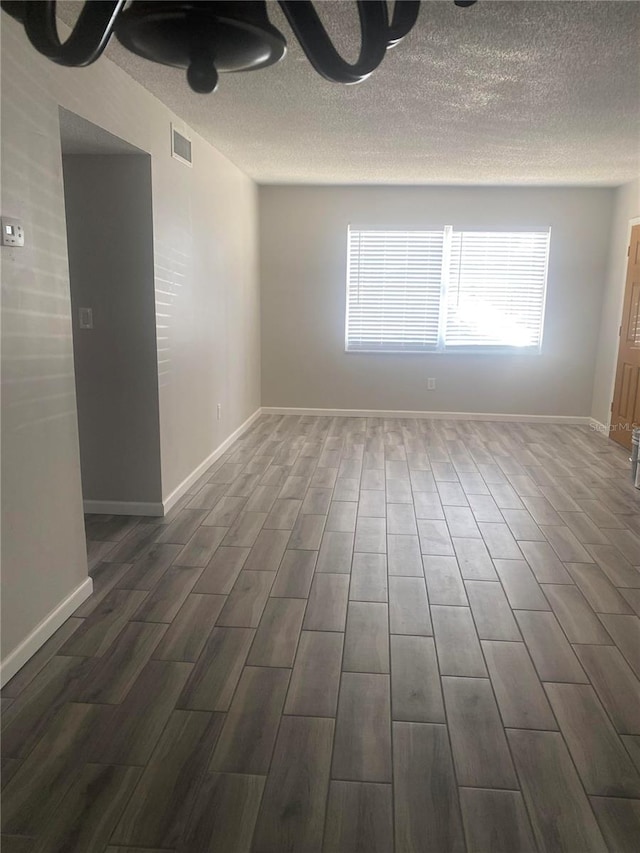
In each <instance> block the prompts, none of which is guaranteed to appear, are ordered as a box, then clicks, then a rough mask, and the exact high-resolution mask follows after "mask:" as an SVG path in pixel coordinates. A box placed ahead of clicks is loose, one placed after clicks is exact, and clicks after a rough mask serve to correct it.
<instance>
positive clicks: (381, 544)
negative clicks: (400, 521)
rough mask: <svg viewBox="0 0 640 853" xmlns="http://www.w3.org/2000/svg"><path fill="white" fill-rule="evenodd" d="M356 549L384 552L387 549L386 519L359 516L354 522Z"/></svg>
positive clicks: (367, 551)
mask: <svg viewBox="0 0 640 853" xmlns="http://www.w3.org/2000/svg"><path fill="white" fill-rule="evenodd" d="M354 549H355V550H356V551H362V552H364V553H370V554H385V553H386V550H387V529H386V519H384V518H368V517H367V516H359V517H358V520H357V522H356V538H355V543H354Z"/></svg>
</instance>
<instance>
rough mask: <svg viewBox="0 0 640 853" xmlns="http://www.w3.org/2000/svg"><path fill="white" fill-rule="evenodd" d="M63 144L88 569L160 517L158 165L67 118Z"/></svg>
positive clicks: (73, 117)
mask: <svg viewBox="0 0 640 853" xmlns="http://www.w3.org/2000/svg"><path fill="white" fill-rule="evenodd" d="M60 142H61V149H62V165H63V178H64V198H65V213H66V223H67V247H68V257H69V280H70V285H71V310H72V329H73V355H74V368H75V385H76V401H77V413H78V434H79V443H80V468H81V474H82V495H83V502H84V511H85V520H86V522H87V525H86V526H87V529H88V530H89V531H90V530H91V529H93V531H94V533H93V535H92V533H91V532H89V537H88V538H89V539H90V545H89V547H88V556H89V564H90V565H89V567H90V570H91V568H92V565H95V563H96V561H99V560H102V559H103V558H104V557H107V556H108V553H109V552H110V551H111V550H113V549H114V548H115V547H116V546H117V542H118V541H120V540H121V539H122V538H123V536H124V535H126V534H127V533H128V532H129V530H130V529H131V526H132V525H134V526H135V524H137V523H139V522H140V521H141V520H142V519H143V517H145V516H158V515H162V512H163V510H162V487H161V477H160V427H159V416H158V411H159V408H158V370H157V346H156V306H155V284H154V253H153V214H152V195H151V156H150V155H149V154H148V153H146V152H144V151H141V150H140V149H138V148H135V147H134V146H133V145H130V144H129V143H127V142H125V141H124V140H122V139H119V138H118V137H116V136H113V135H112V134H110V133H108V132H107V131H105V130H103V129H102V128H100V127H98V126H97V125H94V124H92V123H91V122H89V121H86V120H85V119H83V118H81V117H79V116H77V115H75V114H74V113H71V112H69V111H68V110H64V109H62V108H61V109H60ZM98 531H100V533H99V534H98ZM98 536H99V538H98Z"/></svg>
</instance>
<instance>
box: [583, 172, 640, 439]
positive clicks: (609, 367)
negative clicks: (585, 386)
mask: <svg viewBox="0 0 640 853" xmlns="http://www.w3.org/2000/svg"><path fill="white" fill-rule="evenodd" d="M639 216H640V178H638V179H637V180H635V181H632V182H631V183H628V184H624V185H623V186H621V187H618V189H617V190H616V193H615V200H614V215H613V221H612V224H611V234H610V240H609V262H608V266H607V276H606V287H605V291H604V294H603V300H602V308H601V322H600V334H599V338H598V356H597V360H596V369H595V376H594V382H593V403H592V407H591V417H592V418H594V419H595V420H596V421H598V422H599V423H601V424H605V425H606V426H608V425H609V423H610V420H611V402H612V400H613V386H614V383H615V376H616V365H617V361H618V342H619V338H618V329H619V328H620V322H621V319H622V304H623V301H624V286H625V279H626V274H627V247H628V245H629V242H628V241H629V220H630V219H634V218H636V217H639Z"/></svg>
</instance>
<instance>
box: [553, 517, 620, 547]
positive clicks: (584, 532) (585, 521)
mask: <svg viewBox="0 0 640 853" xmlns="http://www.w3.org/2000/svg"><path fill="white" fill-rule="evenodd" d="M560 516H561V518H562V520H563V522H564V523H565V524H566V525H567V527H568V528H569V530H571V531H572V532H573V533H574V534H575V536H576V538H577V539H578V541H579V542H581V543H582V544H583V545H609V544H610V543H611V540H610V538H609V537H608V536H607V535H606V534H605V533H604V532H603V531H602V530H600V528H599V527H598V526H597V524H594V522H593V521H592V520H591V519H590V518H589V516H588V515H587V514H586V513H585V512H561V513H560Z"/></svg>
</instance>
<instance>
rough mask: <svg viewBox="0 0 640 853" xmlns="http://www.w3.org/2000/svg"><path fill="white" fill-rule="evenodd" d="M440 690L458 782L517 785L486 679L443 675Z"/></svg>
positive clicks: (489, 685)
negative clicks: (442, 695) (441, 691)
mask: <svg viewBox="0 0 640 853" xmlns="http://www.w3.org/2000/svg"><path fill="white" fill-rule="evenodd" d="M442 690H443V693H444V702H445V708H446V711H447V719H448V722H449V732H450V735H451V748H452V750H453V760H454V763H455V767H456V777H457V779H458V784H459V785H464V786H471V787H476V788H510V789H512V790H513V789H515V788H517V787H518V780H517V778H516V774H515V770H514V768H513V764H512V762H511V756H510V755H509V748H508V746H507V740H506V738H505V734H504V729H503V727H502V722H501V719H500V714H499V713H498V707H497V705H496V701H495V699H494V698H493V691H492V689H491V683H490V681H489V679H485V678H451V677H450V676H446V677H443V679H442Z"/></svg>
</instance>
